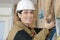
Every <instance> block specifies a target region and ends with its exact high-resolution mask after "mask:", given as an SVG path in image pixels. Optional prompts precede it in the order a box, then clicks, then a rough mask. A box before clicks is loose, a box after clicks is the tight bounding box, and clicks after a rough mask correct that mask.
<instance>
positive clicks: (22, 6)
mask: <svg viewBox="0 0 60 40" xmlns="http://www.w3.org/2000/svg"><path fill="white" fill-rule="evenodd" d="M28 9H31V10H35V7H34V5H33V3H32V2H31V0H21V1H20V2H19V3H18V5H17V8H16V11H17V10H28Z"/></svg>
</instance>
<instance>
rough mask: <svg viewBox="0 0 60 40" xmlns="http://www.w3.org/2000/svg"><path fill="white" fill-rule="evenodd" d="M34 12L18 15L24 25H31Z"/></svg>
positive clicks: (28, 11) (24, 12) (27, 11)
mask: <svg viewBox="0 0 60 40" xmlns="http://www.w3.org/2000/svg"><path fill="white" fill-rule="evenodd" d="M33 14H34V11H33V10H23V11H22V12H21V14H18V16H19V18H20V19H21V21H22V22H23V23H28V24H30V23H31V22H32V20H33Z"/></svg>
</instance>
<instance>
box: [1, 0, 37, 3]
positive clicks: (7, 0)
mask: <svg viewBox="0 0 60 40" xmlns="http://www.w3.org/2000/svg"><path fill="white" fill-rule="evenodd" d="M19 1H20V0H0V4H17V3H18V2H19ZM32 1H33V2H34V4H36V3H37V0H32Z"/></svg>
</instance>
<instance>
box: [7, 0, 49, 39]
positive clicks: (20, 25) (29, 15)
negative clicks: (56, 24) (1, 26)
mask: <svg viewBox="0 0 60 40" xmlns="http://www.w3.org/2000/svg"><path fill="white" fill-rule="evenodd" d="M34 10H35V8H34V5H33V3H32V2H31V1H30V0H21V1H20V2H19V3H18V5H17V9H16V12H17V16H18V17H19V21H17V22H16V23H15V25H14V26H13V27H12V29H11V31H10V32H9V34H8V37H7V40H45V37H46V35H47V34H48V30H47V29H45V28H44V29H42V30H41V31H40V32H39V33H38V34H37V33H36V32H35V30H34V29H33V28H32V27H30V26H29V24H31V22H32V20H33V16H34ZM44 32H46V33H44Z"/></svg>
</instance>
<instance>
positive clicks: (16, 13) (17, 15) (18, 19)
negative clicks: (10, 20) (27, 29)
mask: <svg viewBox="0 0 60 40" xmlns="http://www.w3.org/2000/svg"><path fill="white" fill-rule="evenodd" d="M22 11H23V10H20V11H17V13H16V16H17V17H18V20H19V21H21V18H19V16H18V13H19V14H21V13H22Z"/></svg>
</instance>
